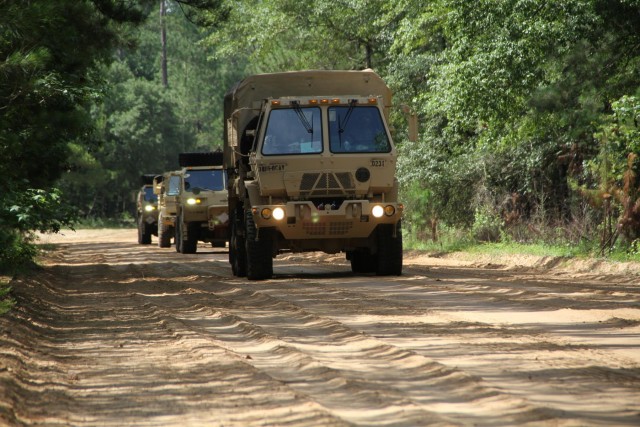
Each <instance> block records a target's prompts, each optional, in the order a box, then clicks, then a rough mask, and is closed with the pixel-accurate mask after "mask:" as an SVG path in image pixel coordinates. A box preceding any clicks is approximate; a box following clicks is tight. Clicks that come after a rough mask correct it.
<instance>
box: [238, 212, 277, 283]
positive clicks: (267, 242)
mask: <svg viewBox="0 0 640 427" xmlns="http://www.w3.org/2000/svg"><path fill="white" fill-rule="evenodd" d="M244 223H245V230H246V232H247V237H246V241H245V246H246V251H247V279H249V280H265V279H271V277H273V257H272V256H271V253H272V249H273V228H261V229H260V231H259V232H258V228H257V227H256V224H255V222H254V221H253V214H252V213H251V211H250V210H247V211H246V213H245V222H244Z"/></svg>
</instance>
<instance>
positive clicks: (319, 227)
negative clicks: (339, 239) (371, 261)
mask: <svg viewBox="0 0 640 427" xmlns="http://www.w3.org/2000/svg"><path fill="white" fill-rule="evenodd" d="M352 227H353V223H351V222H349V221H334V222H329V223H314V222H303V223H302V229H303V230H304V231H305V232H306V233H307V234H308V235H309V236H327V235H328V236H343V235H345V234H347V233H349V231H351V228H352Z"/></svg>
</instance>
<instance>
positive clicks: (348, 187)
mask: <svg viewBox="0 0 640 427" xmlns="http://www.w3.org/2000/svg"><path fill="white" fill-rule="evenodd" d="M354 190H355V186H354V184H353V178H352V176H351V173H349V172H339V173H333V172H324V173H311V172H309V173H305V174H303V175H302V179H301V180H300V194H301V195H303V196H335V195H347V194H350V193H352V192H353V191H354Z"/></svg>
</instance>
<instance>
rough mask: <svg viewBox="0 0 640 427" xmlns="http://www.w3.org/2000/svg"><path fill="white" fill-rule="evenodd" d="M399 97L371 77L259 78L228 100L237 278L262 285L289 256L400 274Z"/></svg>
mask: <svg viewBox="0 0 640 427" xmlns="http://www.w3.org/2000/svg"><path fill="white" fill-rule="evenodd" d="M390 108H391V91H390V89H389V88H388V87H387V85H386V84H385V83H384V81H383V80H382V79H381V78H380V77H379V76H378V75H377V74H376V73H375V72H373V71H372V70H364V71H297V72H285V73H274V74H259V75H253V76H250V77H247V78H245V79H244V80H242V81H240V82H238V83H237V84H236V85H234V86H233V87H232V88H231V89H230V90H229V91H228V93H227V94H226V95H225V101H224V120H225V133H224V165H225V168H226V169H227V174H228V189H229V215H230V216H231V228H230V233H231V234H230V240H229V262H230V263H231V267H232V271H233V274H234V275H236V276H245V275H246V277H247V278H248V279H253V280H261V279H268V278H271V277H272V275H273V258H274V257H276V256H277V255H278V254H279V253H282V252H285V251H291V252H305V251H323V252H326V253H330V254H333V253H340V252H343V253H345V255H346V259H347V260H349V261H350V262H351V269H352V271H353V272H355V273H367V272H374V273H376V274H378V275H400V274H401V273H402V234H401V217H402V210H403V205H402V204H401V203H399V202H398V182H397V180H396V177H395V171H396V157H397V155H396V149H395V147H394V144H393V141H392V139H391V135H390V132H389V128H388V125H387V122H388V118H389V112H390Z"/></svg>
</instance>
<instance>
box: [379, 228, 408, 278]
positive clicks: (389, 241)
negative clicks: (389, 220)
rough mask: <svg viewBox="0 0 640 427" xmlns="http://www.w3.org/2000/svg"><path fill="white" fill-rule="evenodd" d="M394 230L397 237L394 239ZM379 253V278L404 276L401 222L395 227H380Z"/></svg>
mask: <svg viewBox="0 0 640 427" xmlns="http://www.w3.org/2000/svg"><path fill="white" fill-rule="evenodd" d="M394 230H395V234H396V236H395V237H394V236H393V234H394ZM376 231H377V239H378V253H377V259H376V261H377V262H376V270H375V271H376V274H377V275H378V276H400V275H401V274H402V226H401V224H400V221H398V222H397V223H396V224H395V225H393V224H382V225H379V226H378V229H377V230H376Z"/></svg>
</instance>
